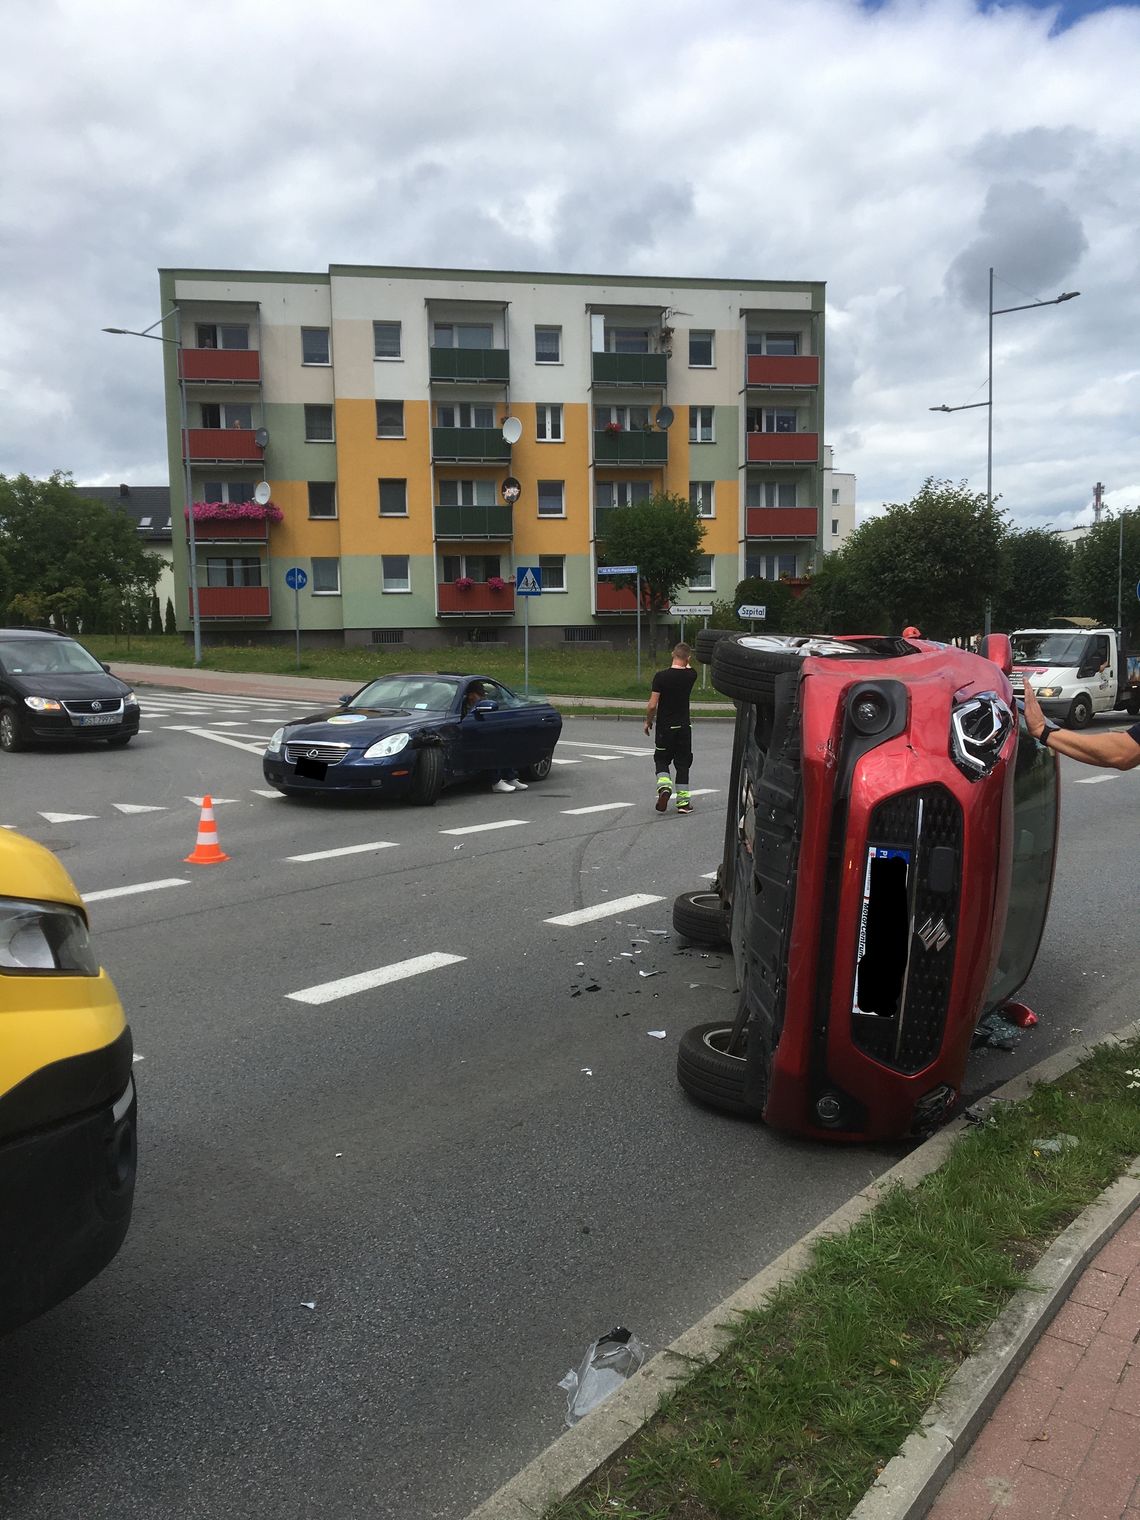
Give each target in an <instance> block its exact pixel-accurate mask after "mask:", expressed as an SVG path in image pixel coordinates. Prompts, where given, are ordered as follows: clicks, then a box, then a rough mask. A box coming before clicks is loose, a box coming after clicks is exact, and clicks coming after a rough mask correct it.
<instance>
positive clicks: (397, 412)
mask: <svg viewBox="0 0 1140 1520" xmlns="http://www.w3.org/2000/svg"><path fill="white" fill-rule="evenodd" d="M376 436H377V438H402V437H403V436H404V403H403V402H402V401H378V402H377V403H376Z"/></svg>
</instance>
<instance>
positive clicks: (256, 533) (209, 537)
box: [186, 517, 269, 544]
mask: <svg viewBox="0 0 1140 1520" xmlns="http://www.w3.org/2000/svg"><path fill="white" fill-rule="evenodd" d="M186 529H187V534H189V530H190V525H189V523H187V525H186ZM233 539H240V540H241V541H242V543H245V544H266V543H268V542H269V524H268V523H267V522H265V521H261V522H259V521H258V520H257V519H256V518H245V517H235V518H224V517H207V518H200V517H196V518H195V519H194V540H195V542H196V543H199V544H218V543H222V542H223V541H224V540H229V541H232V540H233Z"/></svg>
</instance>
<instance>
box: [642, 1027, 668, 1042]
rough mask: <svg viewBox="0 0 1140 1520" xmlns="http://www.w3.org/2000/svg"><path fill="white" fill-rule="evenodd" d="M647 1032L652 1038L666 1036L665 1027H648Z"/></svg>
mask: <svg viewBox="0 0 1140 1520" xmlns="http://www.w3.org/2000/svg"><path fill="white" fill-rule="evenodd" d="M645 1032H646V1034H647V1035H648V1036H649V1038H650V1039H651V1040H663V1039H664V1038H665V1031H664V1030H663V1029H647V1030H646V1031H645Z"/></svg>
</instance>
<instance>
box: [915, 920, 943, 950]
mask: <svg viewBox="0 0 1140 1520" xmlns="http://www.w3.org/2000/svg"><path fill="white" fill-rule="evenodd" d="M915 933H916V934H917V935H918V937H919V939H920V940H921V941H922V944H923V948H924V949H926V950H945V948H946V946H947V945H948V944H949V943H950V930H949V929H948V928H947V927H946V920H945V919H944V918H939V919H933V918H928V919H927V920H926V922H925V923H924V924H923V925H922V927H921V928H920V929H917V930H915Z"/></svg>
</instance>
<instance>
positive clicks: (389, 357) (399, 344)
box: [372, 321, 404, 364]
mask: <svg viewBox="0 0 1140 1520" xmlns="http://www.w3.org/2000/svg"><path fill="white" fill-rule="evenodd" d="M378 327H394V328H395V329H396V352H395V353H394V354H378V353H377V352H376V329H377V328H378ZM372 357H373V359H374V360H375V362H376V363H377V364H402V363H403V361H404V324H403V323H402V322H378V321H377V322H373V324H372Z"/></svg>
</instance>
